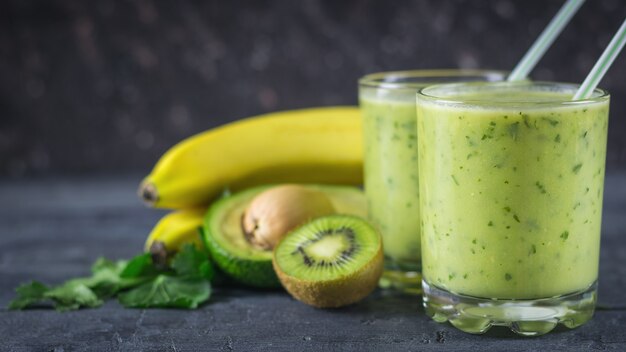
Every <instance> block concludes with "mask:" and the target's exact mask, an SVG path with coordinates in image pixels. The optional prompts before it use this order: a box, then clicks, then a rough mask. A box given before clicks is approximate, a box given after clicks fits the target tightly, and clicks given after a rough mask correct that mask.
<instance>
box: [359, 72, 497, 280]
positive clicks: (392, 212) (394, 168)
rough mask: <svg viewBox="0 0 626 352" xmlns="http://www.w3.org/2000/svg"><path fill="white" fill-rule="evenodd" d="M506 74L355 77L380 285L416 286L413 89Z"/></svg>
mask: <svg viewBox="0 0 626 352" xmlns="http://www.w3.org/2000/svg"><path fill="white" fill-rule="evenodd" d="M505 77H506V73H505V72H500V71H488V70H415V71H397V72H382V73H375V74H370V75H367V76H365V77H363V78H361V79H360V80H359V105H360V107H361V111H362V114H363V133H364V148H365V159H364V164H365V170H364V177H365V182H364V186H365V193H366V196H367V201H368V214H369V219H370V221H372V223H373V224H374V225H375V226H376V227H377V228H378V229H379V231H380V232H381V234H382V237H383V246H384V251H385V274H384V275H383V279H382V280H381V286H382V287H392V288H396V289H400V290H403V291H407V292H420V291H421V254H420V253H421V244H420V227H421V221H420V217H419V201H420V199H419V176H418V165H417V144H418V141H417V129H416V116H415V115H416V111H415V94H416V93H417V91H418V90H419V89H421V88H424V87H426V86H429V85H432V84H437V83H452V82H469V81H501V80H503V79H504V78H505Z"/></svg>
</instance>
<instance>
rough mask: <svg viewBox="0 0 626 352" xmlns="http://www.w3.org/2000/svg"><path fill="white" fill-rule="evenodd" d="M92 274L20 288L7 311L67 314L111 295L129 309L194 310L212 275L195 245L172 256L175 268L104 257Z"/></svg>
mask: <svg viewBox="0 0 626 352" xmlns="http://www.w3.org/2000/svg"><path fill="white" fill-rule="evenodd" d="M91 271H92V275H91V276H88V277H83V278H77V279H71V280H68V281H66V282H64V283H62V284H60V285H57V286H53V287H48V286H46V285H44V284H42V283H41V282H38V281H31V282H29V283H26V284H22V285H20V286H19V287H17V288H16V290H15V291H16V293H17V297H16V298H15V299H13V300H12V301H11V302H10V303H9V309H15V310H18V309H25V308H31V307H35V306H48V307H53V308H55V309H56V310H58V311H68V310H75V309H79V308H83V307H86V308H93V307H98V306H101V305H102V304H103V303H104V300H106V299H108V298H113V297H117V298H118V301H119V302H120V303H121V304H122V305H123V306H125V307H133V308H153V307H159V308H189V309H193V308H196V307H198V305H200V304H202V303H203V302H205V301H207V300H208V299H209V297H210V295H211V280H212V279H213V277H214V270H213V265H212V263H211V261H210V260H209V257H208V255H207V252H206V250H201V249H197V248H196V247H194V246H193V245H191V244H189V245H186V246H184V247H183V248H182V249H181V250H180V251H179V252H178V253H177V254H176V255H175V256H174V258H173V259H172V262H171V268H163V267H160V266H157V265H155V264H154V263H153V262H152V258H151V257H150V255H149V254H141V255H138V256H136V257H134V258H132V259H131V260H129V261H125V260H120V261H116V262H113V261H110V260H107V259H103V258H100V259H98V260H96V262H95V263H94V264H93V266H92V269H91Z"/></svg>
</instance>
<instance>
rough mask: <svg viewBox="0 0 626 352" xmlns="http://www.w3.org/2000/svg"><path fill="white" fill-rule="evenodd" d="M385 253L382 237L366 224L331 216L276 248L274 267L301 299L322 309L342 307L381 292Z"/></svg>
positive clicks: (298, 230)
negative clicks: (377, 287)
mask: <svg viewBox="0 0 626 352" xmlns="http://www.w3.org/2000/svg"><path fill="white" fill-rule="evenodd" d="M382 248H383V247H382V239H381V237H380V235H379V234H378V232H377V231H376V230H375V229H374V228H373V227H372V226H371V225H370V224H368V223H367V222H366V221H365V220H363V219H361V218H358V217H355V216H350V215H330V216H325V217H321V218H317V219H315V220H313V221H311V222H309V223H307V224H305V225H303V226H301V227H299V228H298V229H296V230H294V231H293V232H291V233H289V234H288V235H287V236H286V237H285V238H284V239H283V240H282V241H281V242H280V243H279V244H278V246H277V247H276V248H274V257H273V265H274V270H275V271H276V273H277V274H278V278H279V279H280V282H281V283H282V285H283V287H284V288H285V289H286V290H287V291H288V292H289V293H290V294H291V295H292V296H293V297H295V298H296V299H298V300H300V301H302V302H304V303H306V304H309V305H312V306H315V307H319V308H334V307H341V306H345V305H348V304H352V303H355V302H357V301H360V300H361V299H363V298H365V297H366V296H367V295H369V294H370V293H371V292H372V291H373V290H374V289H375V288H376V286H377V284H378V280H379V279H380V276H381V274H382V272H383V250H382Z"/></svg>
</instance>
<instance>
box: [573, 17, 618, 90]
mask: <svg viewBox="0 0 626 352" xmlns="http://www.w3.org/2000/svg"><path fill="white" fill-rule="evenodd" d="M624 44H626V20H624V23H622V26H621V27H619V29H618V30H617V33H615V35H614V36H613V39H611V42H610V43H609V45H608V46H607V47H606V49H604V52H603V53H602V56H600V58H599V59H598V61H597V62H596V64H595V65H594V66H593V68H592V69H591V72H589V74H588V75H587V78H585V81H584V82H583V84H581V85H580V88H578V91H577V92H576V94H575V95H574V98H573V99H572V100H579V99H587V98H589V97H590V96H591V94H592V93H593V91H594V89H596V87H597V86H598V83H600V81H601V80H602V77H604V74H605V73H606V71H607V70H608V69H609V67H611V64H613V61H615V58H616V57H617V55H619V53H620V51H622V49H623V48H624Z"/></svg>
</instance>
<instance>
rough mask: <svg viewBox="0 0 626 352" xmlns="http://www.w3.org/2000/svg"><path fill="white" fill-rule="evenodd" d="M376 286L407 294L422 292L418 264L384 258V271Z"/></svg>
mask: <svg viewBox="0 0 626 352" xmlns="http://www.w3.org/2000/svg"><path fill="white" fill-rule="evenodd" d="M378 287H380V288H382V289H386V290H395V291H400V292H404V293H409V294H421V293H422V273H421V268H420V266H419V265H415V264H412V263H411V264H400V263H398V262H395V261H393V260H391V259H389V258H385V271H383V275H382V277H381V278H380V281H379V282H378Z"/></svg>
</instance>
